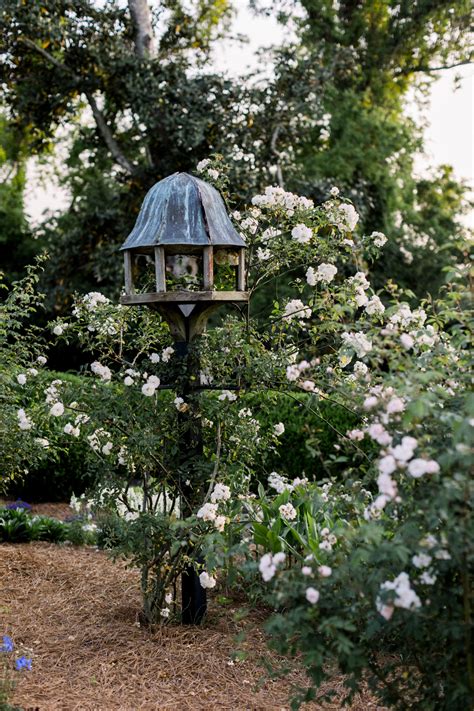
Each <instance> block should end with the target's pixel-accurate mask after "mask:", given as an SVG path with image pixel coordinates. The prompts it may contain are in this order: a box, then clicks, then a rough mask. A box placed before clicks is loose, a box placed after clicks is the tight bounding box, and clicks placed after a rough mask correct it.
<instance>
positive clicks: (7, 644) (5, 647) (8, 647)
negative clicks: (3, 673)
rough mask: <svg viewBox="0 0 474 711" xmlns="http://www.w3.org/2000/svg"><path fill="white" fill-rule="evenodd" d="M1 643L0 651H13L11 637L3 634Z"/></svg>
mask: <svg viewBox="0 0 474 711" xmlns="http://www.w3.org/2000/svg"><path fill="white" fill-rule="evenodd" d="M2 639H3V644H2V646H1V647H0V652H13V640H12V638H11V637H9V636H8V635H6V634H4V635H3V637H2Z"/></svg>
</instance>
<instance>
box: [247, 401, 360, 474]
mask: <svg viewBox="0 0 474 711" xmlns="http://www.w3.org/2000/svg"><path fill="white" fill-rule="evenodd" d="M244 399H245V402H246V405H247V406H248V407H250V408H251V409H252V410H253V412H254V414H255V417H256V418H257V419H258V420H259V422H260V423H261V425H264V426H273V425H276V424H277V423H278V422H283V424H284V425H285V432H284V434H283V435H282V436H281V437H280V438H279V446H278V447H277V449H276V451H275V452H269V453H268V455H267V458H266V461H265V468H266V470H267V471H278V473H280V474H285V475H287V476H288V477H290V478H294V477H301V476H303V474H305V475H306V476H307V477H308V478H309V479H322V478H324V477H325V476H327V474H328V472H327V471H325V465H327V463H328V462H330V461H331V472H332V474H334V473H337V471H338V468H339V467H338V464H337V462H336V461H335V460H336V459H337V450H336V449H335V448H334V445H336V444H337V442H338V432H341V433H343V434H345V433H346V432H347V430H349V429H353V428H354V427H355V426H356V425H357V423H358V422H359V418H358V416H357V415H355V414H354V413H352V412H350V411H349V410H347V408H345V407H343V406H342V405H339V404H337V403H334V402H328V401H327V400H326V401H324V400H317V398H316V396H314V395H311V394H310V393H298V394H292V396H291V397H290V396H288V395H286V394H285V393H280V392H266V393H258V394H253V393H252V394H249V395H247V396H245V398H244ZM343 466H344V465H343V463H341V465H340V468H341V469H342V468H343Z"/></svg>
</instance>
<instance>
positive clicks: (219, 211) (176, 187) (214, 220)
mask: <svg viewBox="0 0 474 711" xmlns="http://www.w3.org/2000/svg"><path fill="white" fill-rule="evenodd" d="M210 244H212V245H216V246H229V247H230V246H236V247H245V242H244V240H243V239H242V237H241V236H240V235H239V234H238V232H236V230H235V228H234V226H233V225H232V223H231V221H230V219H229V216H228V214H227V210H226V208H225V205H224V201H223V199H222V197H221V196H220V194H219V193H218V191H217V190H216V189H215V188H213V187H212V185H209V183H205V182H204V181H203V180H199V178H195V177H194V176H192V175H188V174H187V173H174V174H173V175H170V176H168V177H167V178H164V180H160V182H159V183H156V185H154V186H153V187H152V188H151V189H150V190H149V191H148V193H147V194H146V196H145V199H144V201H143V205H142V207H141V209H140V212H139V215H138V218H137V221H136V223H135V227H134V228H133V230H132V231H131V232H130V234H129V235H128V237H127V239H126V240H125V242H124V243H123V245H122V246H121V248H120V249H138V250H140V249H141V248H149V247H155V246H157V245H180V246H183V247H186V246H200V245H202V246H206V245H210Z"/></svg>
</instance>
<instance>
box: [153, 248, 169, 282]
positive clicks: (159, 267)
mask: <svg viewBox="0 0 474 711" xmlns="http://www.w3.org/2000/svg"><path fill="white" fill-rule="evenodd" d="M155 276H156V290H157V291H166V268H165V248H164V247H155Z"/></svg>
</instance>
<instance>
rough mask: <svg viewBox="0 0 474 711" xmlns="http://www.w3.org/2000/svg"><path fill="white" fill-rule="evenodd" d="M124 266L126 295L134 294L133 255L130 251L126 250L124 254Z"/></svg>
mask: <svg viewBox="0 0 474 711" xmlns="http://www.w3.org/2000/svg"><path fill="white" fill-rule="evenodd" d="M123 266H124V270H125V293H126V294H133V293H134V289H133V276H132V254H131V252H130V250H129V249H126V250H125V251H124V253H123Z"/></svg>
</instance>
